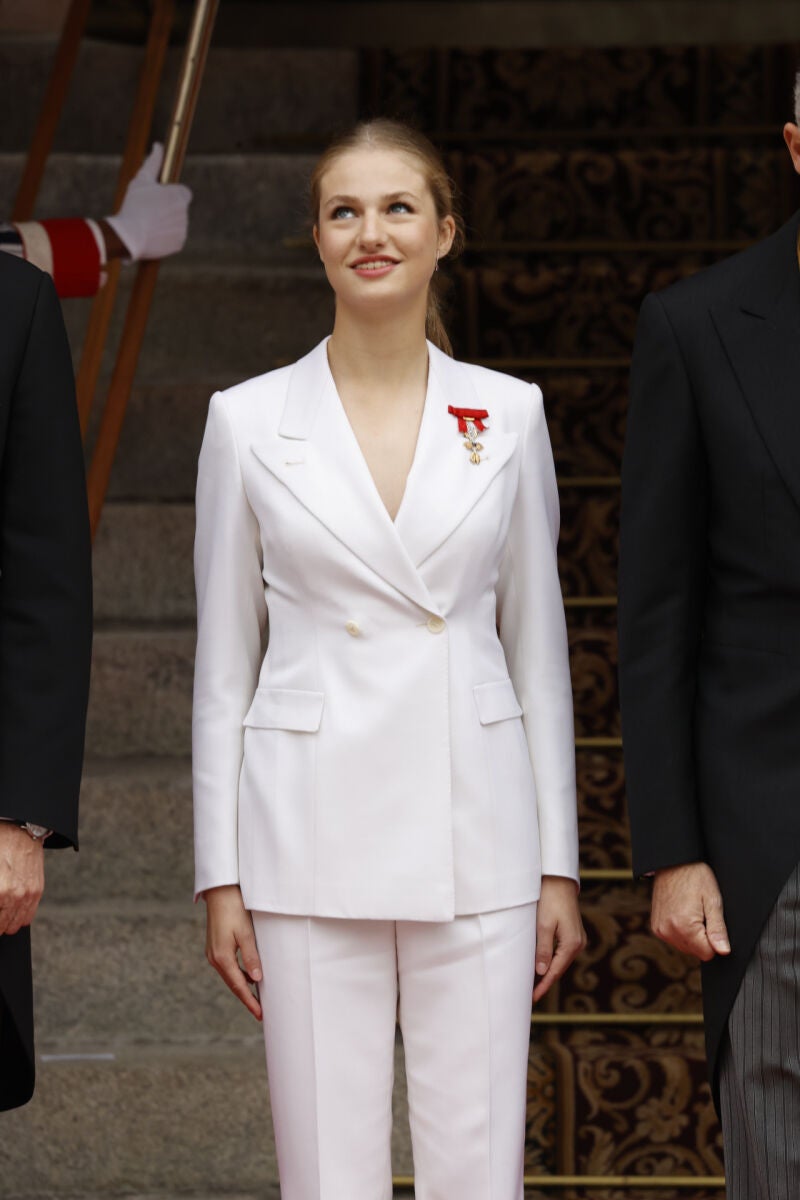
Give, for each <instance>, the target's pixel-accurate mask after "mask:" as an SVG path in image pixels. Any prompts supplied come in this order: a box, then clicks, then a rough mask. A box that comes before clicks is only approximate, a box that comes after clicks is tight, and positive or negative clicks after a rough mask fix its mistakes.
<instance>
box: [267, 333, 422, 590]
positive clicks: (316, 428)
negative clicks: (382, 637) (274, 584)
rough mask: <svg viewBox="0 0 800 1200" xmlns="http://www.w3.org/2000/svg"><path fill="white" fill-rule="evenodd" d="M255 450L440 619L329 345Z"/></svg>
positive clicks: (303, 363) (353, 546) (311, 358)
mask: <svg viewBox="0 0 800 1200" xmlns="http://www.w3.org/2000/svg"><path fill="white" fill-rule="evenodd" d="M251 449H252V451H253V454H254V455H255V456H256V458H258V460H259V461H260V462H261V463H262V464H263V466H265V467H266V468H267V469H268V470H269V471H271V472H272V474H273V475H274V476H275V477H276V478H277V479H279V480H280V482H281V483H283V484H284V485H285V487H287V488H288V489H289V491H290V492H291V493H292V494H293V495H294V496H295V497H296V499H297V500H299V501H300V503H301V504H302V505H304V507H305V508H307V509H308V511H309V512H310V513H312V514H313V515H314V516H315V517H316V518H317V520H319V521H321V522H322V524H323V525H324V526H325V527H326V528H327V529H328V530H329V531H330V532H331V533H332V534H333V535H334V537H336V538H338V540H339V541H340V542H342V544H343V545H345V546H347V547H348V548H349V549H350V550H351V551H352V552H353V553H354V554H356V555H357V556H358V557H359V558H360V559H361V561H362V562H364V563H365V564H366V565H367V566H368V567H370V568H371V569H372V570H373V571H376V572H377V574H378V575H380V576H381V577H382V578H383V579H385V580H386V582H387V583H389V584H391V586H392V587H394V588H396V589H397V591H399V592H402V593H403V595H405V596H407V597H408V598H409V599H410V600H413V601H414V603H415V604H418V605H420V607H422V608H424V609H426V610H427V611H429V612H434V613H438V611H439V610H438V607H437V605H436V603H435V601H434V600H433V598H432V597H431V595H430V593H429V591H428V589H427V588H426V586H425V583H424V581H423V579H422V578H421V576H420V574H419V572H418V571H417V570H416V568H415V566H414V564H413V563H412V561H411V559H410V557H409V555H408V552H407V550H406V548H405V546H404V544H403V542H402V541H401V539H400V537H399V536H398V531H397V529H396V527H395V525H394V524H393V523H392V521H391V518H390V517H389V514H388V512H387V511H386V508H385V506H384V504H383V502H382V501H381V498H380V496H379V494H378V491H377V488H376V487H375V484H374V482H373V479H372V476H371V475H370V473H369V468H368V467H367V464H366V461H365V459H364V456H363V454H362V453H361V450H360V447H359V445H358V442H357V440H356V437H355V434H354V433H353V430H352V428H351V426H350V423H349V421H348V420H347V416H346V414H345V412H344V410H343V408H342V405H341V402H340V400H339V397H338V396H337V394H336V388H335V386H334V383H333V378H332V376H331V373H330V368H329V366H328V357H327V339H326V340H325V341H324V342H322V343H321V344H320V345H319V346H317V347H316V348H315V349H314V350H312V351H311V353H310V354H308V355H306V357H305V358H303V359H300V361H299V362H297V363H296V364H295V366H294V368H293V370H292V375H291V378H290V381H289V389H288V393H287V398H286V402H285V405H284V410H283V415H282V417H281V422H280V425H279V427H278V436H277V437H276V438H272V439H264V440H258V441H254V442H253V444H252V447H251Z"/></svg>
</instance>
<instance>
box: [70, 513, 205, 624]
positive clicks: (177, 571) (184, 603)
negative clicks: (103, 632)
mask: <svg viewBox="0 0 800 1200" xmlns="http://www.w3.org/2000/svg"><path fill="white" fill-rule="evenodd" d="M193 539H194V506H193V505H191V504H117V503H109V504H107V505H106V506H105V509H104V510H103V517H102V520H101V522H100V526H99V529H98V532H97V537H96V539H95V545H94V556H93V562H94V612H95V619H96V620H98V621H193V620H194V616H195V597H194V577H193V572H192V547H193Z"/></svg>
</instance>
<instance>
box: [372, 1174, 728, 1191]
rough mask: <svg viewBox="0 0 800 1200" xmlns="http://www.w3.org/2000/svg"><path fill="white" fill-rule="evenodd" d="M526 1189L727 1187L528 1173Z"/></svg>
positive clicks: (404, 1178)
mask: <svg viewBox="0 0 800 1200" xmlns="http://www.w3.org/2000/svg"><path fill="white" fill-rule="evenodd" d="M522 1182H523V1184H524V1185H525V1187H526V1188H538V1189H539V1190H541V1191H547V1190H548V1189H549V1188H599V1189H604V1188H645V1189H649V1188H665V1189H666V1188H680V1189H683V1188H708V1189H709V1190H711V1191H716V1190H717V1189H718V1188H719V1189H720V1190H722V1189H723V1188H724V1187H725V1176H724V1175H525V1176H523V1180H522ZM392 1183H393V1185H394V1187H396V1188H401V1189H403V1190H404V1191H405V1190H407V1189H409V1188H413V1186H414V1176H413V1175H395V1177H394V1179H393V1180H392Z"/></svg>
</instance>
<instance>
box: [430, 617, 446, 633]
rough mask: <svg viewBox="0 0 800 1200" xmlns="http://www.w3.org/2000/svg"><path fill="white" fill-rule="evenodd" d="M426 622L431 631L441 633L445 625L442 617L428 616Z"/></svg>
mask: <svg viewBox="0 0 800 1200" xmlns="http://www.w3.org/2000/svg"><path fill="white" fill-rule="evenodd" d="M426 623H427V626H428V629H429V630H430V632H431V633H441V632H442V630H443V629H444V626H445V622H444V620H443V618H442V617H428V620H427V622H426Z"/></svg>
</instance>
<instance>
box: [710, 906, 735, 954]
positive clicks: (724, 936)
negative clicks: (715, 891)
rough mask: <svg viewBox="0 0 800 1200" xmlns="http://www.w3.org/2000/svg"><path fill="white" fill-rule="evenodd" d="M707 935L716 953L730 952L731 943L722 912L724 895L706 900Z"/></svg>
mask: <svg viewBox="0 0 800 1200" xmlns="http://www.w3.org/2000/svg"><path fill="white" fill-rule="evenodd" d="M706 937H707V938H708V941H709V944H710V946H711V948H712V950H713V951H714V953H715V954H730V952H731V943H730V939H729V937H728V930H727V927H726V925H725V918H724V916H723V913H722V897H721V896H714V897H712V899H711V900H708V901H706Z"/></svg>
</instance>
